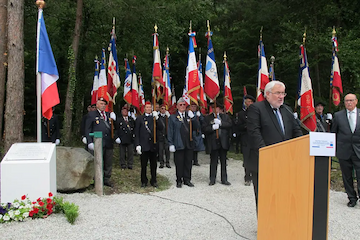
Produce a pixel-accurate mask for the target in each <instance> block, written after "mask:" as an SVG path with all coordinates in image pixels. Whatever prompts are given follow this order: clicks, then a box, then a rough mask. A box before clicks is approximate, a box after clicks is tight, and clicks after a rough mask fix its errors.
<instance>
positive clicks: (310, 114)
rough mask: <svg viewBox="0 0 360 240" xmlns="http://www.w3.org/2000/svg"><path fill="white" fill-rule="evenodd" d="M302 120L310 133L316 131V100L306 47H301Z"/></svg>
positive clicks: (300, 103)
mask: <svg viewBox="0 0 360 240" xmlns="http://www.w3.org/2000/svg"><path fill="white" fill-rule="evenodd" d="M298 105H299V106H300V120H301V122H302V123H303V124H304V127H305V128H307V130H308V131H315V130H316V119H315V109H314V98H313V91H312V85H311V79H310V71H309V65H308V61H307V56H306V49H305V46H304V45H300V72H299V88H298Z"/></svg>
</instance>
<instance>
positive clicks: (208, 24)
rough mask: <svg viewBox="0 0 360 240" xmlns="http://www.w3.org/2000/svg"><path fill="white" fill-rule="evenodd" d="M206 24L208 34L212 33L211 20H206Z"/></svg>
mask: <svg viewBox="0 0 360 240" xmlns="http://www.w3.org/2000/svg"><path fill="white" fill-rule="evenodd" d="M206 24H207V29H208V32H209V33H210V21H209V20H206Z"/></svg>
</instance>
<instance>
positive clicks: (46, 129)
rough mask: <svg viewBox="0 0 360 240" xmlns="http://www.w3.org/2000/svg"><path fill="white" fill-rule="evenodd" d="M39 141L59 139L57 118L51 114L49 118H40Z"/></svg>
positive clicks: (53, 141)
mask: <svg viewBox="0 0 360 240" xmlns="http://www.w3.org/2000/svg"><path fill="white" fill-rule="evenodd" d="M41 135H42V136H41V141H42V142H52V143H55V141H56V139H60V129H59V119H58V116H57V115H55V114H53V115H52V117H51V118H50V120H48V119H46V118H42V130H41Z"/></svg>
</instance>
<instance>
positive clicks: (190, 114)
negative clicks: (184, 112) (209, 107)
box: [188, 110, 194, 118]
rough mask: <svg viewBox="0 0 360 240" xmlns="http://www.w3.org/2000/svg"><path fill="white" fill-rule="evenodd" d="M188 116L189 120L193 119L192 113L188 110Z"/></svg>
mask: <svg viewBox="0 0 360 240" xmlns="http://www.w3.org/2000/svg"><path fill="white" fill-rule="evenodd" d="M188 116H189V118H193V117H194V113H193V112H192V111H191V110H189V111H188Z"/></svg>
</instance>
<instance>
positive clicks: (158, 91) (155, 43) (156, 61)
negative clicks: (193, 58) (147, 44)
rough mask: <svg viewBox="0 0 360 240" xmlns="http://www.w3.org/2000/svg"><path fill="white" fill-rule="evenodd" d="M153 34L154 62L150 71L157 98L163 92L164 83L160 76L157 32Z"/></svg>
mask: <svg viewBox="0 0 360 240" xmlns="http://www.w3.org/2000/svg"><path fill="white" fill-rule="evenodd" d="M153 36H154V41H153V49H154V64H153V73H152V85H154V84H155V86H156V95H157V99H160V98H161V96H162V94H163V91H162V88H164V87H165V83H164V80H163V77H162V69H161V58H160V49H159V39H158V36H159V34H158V33H157V32H155V33H154V34H153ZM154 94H155V93H154Z"/></svg>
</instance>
